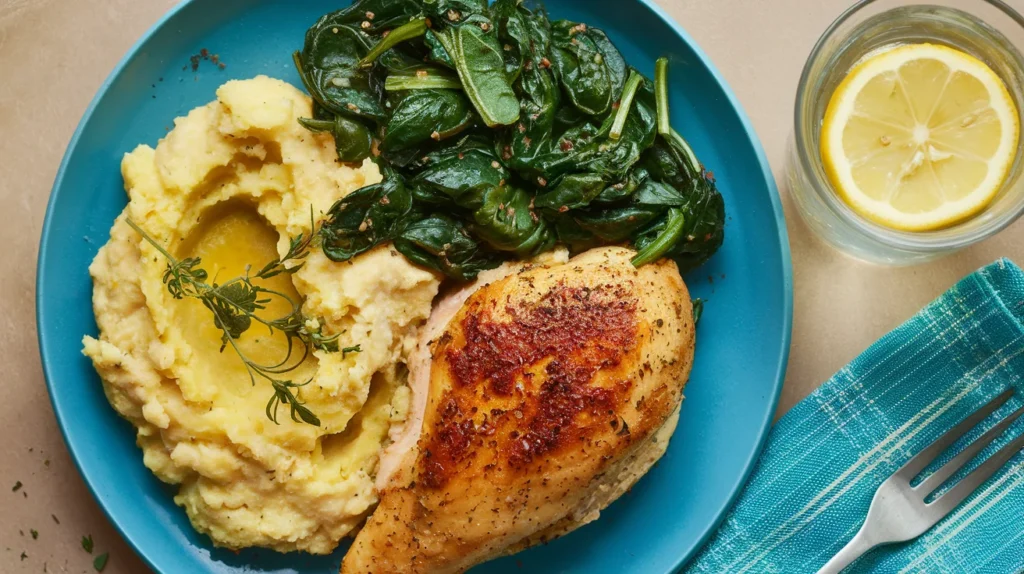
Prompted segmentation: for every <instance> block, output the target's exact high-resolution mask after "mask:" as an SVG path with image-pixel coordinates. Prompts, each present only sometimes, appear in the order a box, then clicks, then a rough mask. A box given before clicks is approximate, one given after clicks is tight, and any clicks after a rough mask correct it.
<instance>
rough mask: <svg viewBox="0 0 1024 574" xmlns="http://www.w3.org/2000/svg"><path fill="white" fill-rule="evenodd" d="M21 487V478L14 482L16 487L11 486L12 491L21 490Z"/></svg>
mask: <svg viewBox="0 0 1024 574" xmlns="http://www.w3.org/2000/svg"><path fill="white" fill-rule="evenodd" d="M21 487H22V484H21V481H20V480H19V481H17V482H15V483H14V487H13V488H11V492H18V491H19V490H21Z"/></svg>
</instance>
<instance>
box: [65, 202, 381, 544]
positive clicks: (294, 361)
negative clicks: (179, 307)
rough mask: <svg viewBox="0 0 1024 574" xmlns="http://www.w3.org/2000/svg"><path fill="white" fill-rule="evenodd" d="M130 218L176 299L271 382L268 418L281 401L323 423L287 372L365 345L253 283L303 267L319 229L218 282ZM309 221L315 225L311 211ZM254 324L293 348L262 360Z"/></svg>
mask: <svg viewBox="0 0 1024 574" xmlns="http://www.w3.org/2000/svg"><path fill="white" fill-rule="evenodd" d="M126 222H127V223H128V225H129V226H130V227H131V228H132V229H134V230H135V231H136V232H137V233H138V234H139V235H140V236H142V238H143V239H144V240H146V242H147V243H149V244H150V245H152V246H153V247H154V248H155V249H156V250H157V251H159V252H160V254H161V255H163V257H164V258H165V259H166V260H167V270H166V271H164V274H163V277H162V279H163V283H164V285H166V286H167V291H168V293H170V294H171V296H172V297H173V298H175V299H185V298H192V299H198V300H199V301H200V302H202V304H203V306H205V307H206V308H207V309H209V310H210V313H211V314H212V315H213V322H214V325H216V326H217V329H219V330H220V332H221V347H220V350H221V352H223V351H224V350H225V349H226V348H228V347H229V346H230V347H231V349H232V350H233V351H234V352H235V354H237V355H238V358H239V359H241V361H242V363H243V364H244V365H245V368H246V371H247V372H248V375H249V380H250V382H251V383H252V385H253V386H255V385H256V379H257V378H261V379H265V380H266V381H267V382H269V383H270V386H271V388H272V389H273V390H274V394H273V395H272V396H271V397H270V400H269V401H268V402H267V408H266V413H267V418H268V419H270V420H271V421H273V422H274V423H275V424H280V423H279V422H278V418H277V410H278V407H280V406H281V405H285V406H287V407H288V408H289V410H290V413H289V414H290V416H291V419H292V420H293V421H295V422H303V423H306V424H310V425H314V426H320V419H319V418H318V417H317V416H316V415H315V414H314V413H313V412H312V411H311V410H310V409H309V408H308V407H306V406H305V405H304V403H303V402H302V401H301V400H300V399H299V397H298V396H297V395H296V392H297V389H300V388H301V387H303V386H305V385H307V384H309V382H310V381H311V380H312V379H310V380H307V381H305V382H302V383H296V382H293V381H292V380H291V379H285V378H284V377H283V376H282V375H284V374H286V373H289V372H291V371H294V370H295V369H297V368H298V367H299V365H301V364H302V363H303V362H304V361H305V360H306V358H307V357H308V356H309V354H310V353H311V352H312V350H314V349H316V350H320V351H324V352H327V353H336V352H339V351H340V352H341V353H342V357H344V354H345V353H356V352H359V351H360V350H361V349H360V347H359V345H355V346H353V347H346V348H344V349H339V345H338V335H337V334H335V335H327V334H324V333H323V328H322V326H321V325H320V323H319V322H318V321H317V320H315V319H310V318H307V317H305V316H304V315H303V314H302V304H301V302H299V301H295V300H294V299H293V298H292V297H290V296H289V295H287V294H286V293H282V292H280V291H276V290H274V289H268V288H266V287H263V286H261V285H258V284H255V283H253V280H254V279H260V280H266V279H270V278H272V277H276V276H277V275H280V274H282V273H294V272H295V271H296V270H298V269H299V268H300V267H301V266H302V260H303V259H305V258H306V256H308V255H309V250H310V246H311V245H312V242H313V238H314V237H316V236H317V233H316V228H315V227H312V228H311V232H310V233H309V234H308V235H306V234H303V235H299V236H298V237H294V238H292V240H291V243H290V244H289V248H288V251H287V252H286V253H285V255H284V256H282V257H280V258H278V259H275V260H273V261H271V262H269V263H267V264H266V265H264V266H263V268H262V269H260V270H259V272H257V273H256V274H255V275H251V274H250V267H246V272H245V275H243V276H241V277H235V278H234V279H230V280H228V281H227V282H225V283H222V284H218V283H217V282H216V281H215V280H213V281H209V274H208V273H207V272H206V270H204V269H203V268H202V267H200V265H202V260H201V259H200V258H199V257H187V258H184V259H180V260H179V259H178V258H176V257H174V256H173V255H171V254H170V252H168V251H167V250H166V249H164V248H163V247H162V246H161V245H160V244H159V243H157V242H156V240H155V239H153V237H152V236H150V235H149V234H148V233H146V231H145V230H144V229H142V228H141V227H139V225H138V224H136V223H135V222H134V221H132V220H131V219H126ZM310 224H311V226H312V224H313V212H312V209H311V210H310ZM208 281H209V282H208ZM275 299H277V300H281V301H284V302H286V303H288V306H289V308H290V311H289V312H288V313H287V314H285V315H283V316H280V317H276V318H271V319H268V318H265V317H262V316H261V315H260V314H259V313H258V312H259V311H264V310H266V308H267V306H268V305H269V304H270V303H271V302H272V301H274V300H275ZM254 323H259V324H261V325H263V326H265V327H267V329H268V330H269V331H270V333H271V334H272V335H273V334H275V333H281V334H283V335H284V336H285V337H286V339H287V343H288V347H287V351H286V353H285V356H284V358H283V359H281V361H279V362H277V363H260V362H257V361H255V360H254V359H252V358H251V357H249V356H248V355H247V354H246V353H245V352H244V351H242V349H241V348H240V347H239V346H238V339H239V337H241V336H242V334H244V333H245V332H246V331H248V330H249V329H250V328H252V326H253V324H254ZM88 542H89V546H88V548H87V550H88V551H90V552H91V547H92V541H91V539H90V540H89V541H88ZM82 547H83V548H86V539H85V538H83V539H82Z"/></svg>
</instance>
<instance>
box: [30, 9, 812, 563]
mask: <svg viewBox="0 0 1024 574" xmlns="http://www.w3.org/2000/svg"><path fill="white" fill-rule="evenodd" d="M346 3H347V1H346V0H331V1H327V0H309V1H306V2H292V1H290V0H260V1H255V0H193V1H191V2H186V3H184V4H182V5H180V6H178V7H177V8H175V9H174V10H172V11H171V12H170V13H169V14H168V15H167V16H166V17H165V18H164V19H163V20H162V21H161V22H159V23H158V24H157V25H156V26H155V27H154V28H153V29H152V30H150V31H149V32H148V33H147V34H146V35H145V36H144V37H143V39H142V40H141V41H140V42H139V43H138V44H136V46H135V47H134V48H132V50H131V51H130V52H129V53H128V55H127V56H126V57H125V59H124V60H123V61H122V62H121V64H120V65H118V67H117V69H115V70H114V72H113V74H111V76H110V78H109V79H108V80H107V82H106V83H105V84H104V85H103V87H102V88H101V89H100V91H99V93H98V94H97V95H96V98H95V99H94V100H93V102H92V105H91V106H90V107H89V109H88V111H87V112H86V113H85V117H84V118H82V122H81V124H80V125H79V126H78V131H77V132H76V133H75V135H74V137H73V138H72V140H71V143H70V145H69V146H68V149H67V153H66V154H65V156H64V162H63V164H62V165H61V167H60V171H59V172H58V174H57V180H56V182H55V183H54V187H53V193H52V195H51V197H50V205H49V208H48V210H47V213H46V223H45V225H44V227H43V236H42V244H41V246H40V251H39V269H38V287H37V298H38V299H37V310H38V311H37V312H38V317H37V319H38V323H39V343H40V348H41V353H42V359H43V366H44V368H45V372H46V379H47V383H48V385H49V389H50V397H51V399H52V401H53V407H54V410H55V411H56V414H57V420H58V421H59V423H60V425H61V428H62V430H63V432H64V438H65V440H66V441H67V444H68V448H69V450H70V451H71V454H72V456H73V457H74V459H75V461H76V462H77V464H78V468H79V470H80V471H81V473H82V476H83V477H84V478H85V480H86V482H87V483H88V484H89V486H90V487H91V488H92V491H93V494H94V495H95V496H96V499H97V500H98V501H99V503H100V505H101V506H102V507H103V509H104V510H105V511H106V512H107V514H108V516H109V517H110V519H111V521H113V522H114V524H116V525H117V527H118V528H119V529H120V531H121V533H122V534H123V535H124V537H125V538H126V539H127V540H128V542H129V543H131V545H132V546H134V547H135V549H136V551H138V553H139V554H140V555H141V556H142V557H143V558H144V559H145V560H146V561H147V562H148V563H149V564H150V565H151V566H152V567H153V568H154V569H155V570H157V571H159V572H163V573H178V572H281V573H284V572H303V573H305V572H318V573H328V572H337V566H338V563H339V562H340V561H341V557H342V555H343V553H344V548H341V549H339V550H338V551H337V552H335V553H334V554H333V555H332V556H326V557H314V556H309V555H305V554H293V555H287V556H286V555H281V554H276V553H273V552H270V551H266V550H249V551H245V552H241V553H238V554H235V553H232V552H228V551H225V550H218V549H215V548H214V547H213V545H212V544H211V543H210V541H209V539H207V538H206V537H204V536H200V535H199V534H196V532H195V531H193V530H192V528H191V526H190V525H189V522H188V519H187V518H186V516H185V512H184V511H183V510H182V509H180V508H178V507H176V506H175V505H174V503H173V501H172V500H171V498H172V495H173V492H174V489H172V488H170V487H168V486H166V485H163V484H162V483H160V482H159V481H158V480H157V479H156V478H155V477H154V476H153V475H152V474H151V473H150V472H149V471H148V470H147V469H146V468H145V467H144V466H143V465H142V456H141V453H140V452H139V450H138V448H136V446H135V439H134V433H133V429H132V428H131V426H130V425H129V424H128V423H127V422H125V421H123V420H121V419H120V418H119V417H118V416H117V415H116V414H115V413H114V410H113V409H111V408H110V405H108V404H107V401H106V399H105V398H104V396H103V391H102V389H101V386H100V381H99V379H98V378H97V376H96V373H95V372H94V371H93V369H92V366H91V364H90V363H89V361H88V360H86V359H85V358H84V357H83V356H82V354H81V342H80V338H81V335H83V334H86V333H93V334H94V333H96V324H95V322H94V320H93V314H92V303H91V294H92V284H91V281H90V279H89V274H88V266H89V263H90V262H91V261H92V259H93V257H94V256H95V255H96V251H97V249H99V247H100V246H101V245H103V244H104V243H105V242H106V241H107V238H108V230H109V229H110V226H111V224H112V223H113V221H114V217H115V216H116V215H117V214H118V213H119V212H120V211H121V210H122V209H123V208H124V205H125V201H126V199H125V193H124V190H123V187H122V185H123V184H122V180H121V175H120V169H119V166H120V161H121V157H122V156H123V154H124V153H125V152H128V151H130V150H131V149H132V148H134V147H135V146H136V145H137V144H139V143H141V142H146V143H149V144H151V145H153V144H155V143H156V142H157V140H158V139H159V138H161V137H163V136H164V134H165V133H166V129H167V128H168V127H169V126H171V125H172V120H173V119H174V118H175V117H177V116H181V115H184V114H185V113H186V112H188V110H190V109H191V108H193V107H195V106H199V105H202V104H205V103H207V102H209V101H211V100H213V99H214V90H215V89H216V88H217V86H219V85H220V84H222V83H223V82H225V81H226V80H229V79H232V78H249V77H252V76H255V75H257V74H266V75H269V76H273V77H277V78H282V79H284V80H287V81H289V82H292V83H293V84H296V85H299V83H298V77H297V76H296V74H295V70H294V69H293V67H292V62H291V53H292V51H293V50H295V49H296V48H299V47H301V44H302V39H303V33H304V32H305V30H306V28H307V27H308V26H309V25H310V24H312V23H313V22H314V21H315V20H316V18H317V17H318V16H320V15H321V14H323V13H325V12H329V11H331V10H335V9H337V8H338V7H339V6H340V5H342V4H346ZM547 6H548V8H549V11H550V13H551V14H552V15H553V17H555V18H568V19H573V20H578V21H583V22H586V23H588V24H592V25H594V26H598V27H600V28H603V29H604V30H605V31H606V32H607V33H608V35H609V36H610V37H611V38H612V40H613V41H614V42H615V44H616V45H617V46H618V47H619V49H620V50H621V51H622V53H623V55H624V56H625V57H626V59H627V60H628V61H629V62H630V63H632V64H633V65H635V66H638V67H639V68H640V70H641V71H643V72H645V73H646V74H648V75H651V74H652V72H653V67H654V60H655V59H656V58H657V57H659V56H662V55H668V56H670V57H671V58H672V60H673V65H672V67H671V70H670V78H671V88H670V89H671V94H672V95H671V110H672V116H673V118H672V119H673V125H674V126H675V127H676V128H677V129H679V131H681V132H682V133H683V135H684V136H685V137H686V138H687V139H688V140H689V141H690V142H691V144H692V145H693V147H694V148H695V149H696V151H697V154H698V156H699V157H700V158H701V160H702V161H703V162H704V163H705V165H706V166H707V167H708V168H709V169H712V170H713V171H714V174H715V176H716V177H717V178H718V184H719V186H720V188H721V190H722V193H723V194H724V196H725V200H726V206H727V207H726V208H727V211H728V214H729V218H728V222H727V224H726V240H725V245H724V246H723V247H722V249H721V251H719V253H718V254H717V255H716V256H715V257H714V258H713V259H712V261H711V262H710V263H709V264H707V265H705V266H704V267H703V268H701V269H698V270H697V271H694V272H693V273H691V274H690V275H689V276H688V277H687V278H686V279H687V283H688V284H689V285H690V289H691V292H692V293H693V296H694V297H702V298H704V299H706V300H707V306H706V311H705V313H704V318H703V319H702V321H701V324H700V326H699V329H698V343H697V357H696V363H695V368H694V370H693V375H692V377H691V379H690V384H689V386H688V387H687V398H686V401H685V402H684V403H683V409H682V418H681V421H680V424H679V428H678V430H676V433H675V437H674V438H673V440H672V444H671V446H670V448H669V450H668V453H667V454H666V455H665V457H664V458H663V459H662V460H661V462H659V463H658V465H657V466H656V467H655V468H654V469H653V470H651V472H650V473H649V475H648V476H647V477H645V478H644V479H643V480H641V481H640V483H639V484H638V485H637V486H636V487H635V488H634V489H633V490H632V492H630V493H629V494H627V495H626V496H624V497H623V498H622V499H621V500H619V501H618V502H616V503H615V504H613V505H612V506H611V507H610V508H608V510H607V511H606V512H604V513H602V516H601V519H600V520H598V521H597V522H595V523H593V524H591V525H588V526H586V527H584V528H582V529H580V530H578V531H576V532H575V533H573V534H571V535H569V536H567V537H565V538H562V539H560V540H557V541H555V542H552V543H551V544H549V545H546V546H542V547H539V548H535V549H532V550H529V551H527V552H524V553H521V554H518V555H516V556H514V557H511V558H505V559H502V560H498V561H495V562H491V563H488V564H487V565H486V566H483V567H480V568H478V569H477V571H487V572H517V573H518V572H523V571H526V572H587V573H592V574H599V573H603V572H608V573H624V572H642V573H645V574H648V573H662V572H670V571H672V570H674V569H676V568H678V567H679V566H680V565H681V564H682V563H683V562H684V561H686V560H687V559H688V558H689V557H690V556H692V555H693V554H694V552H695V551H696V550H697V549H698V548H699V547H700V545H701V543H702V542H703V541H704V540H705V539H706V538H707V537H708V536H709V535H710V534H711V532H712V531H713V529H714V528H715V526H716V525H717V523H718V522H719V520H720V519H721V518H722V516H723V514H724V513H725V511H726V509H727V508H728V506H729V505H730V503H731V502H732V500H733V499H734V498H735V496H736V495H737V494H738V493H739V490H740V488H741V486H742V485H743V483H744V481H745V479H746V477H747V475H748V473H749V472H750V470H751V467H752V466H753V464H754V461H755V459H756V458H757V455H758V453H759V452H760V449H761V444H762V442H763V439H764V437H765V435H766V434H767V431H768V428H769V426H770V424H771V421H772V414H773V411H774V409H775V403H776V400H777V399H778V396H779V391H780V389H781V387H782V379H783V375H784V373H785V368H786V359H787V355H788V350H789V337H790V326H791V320H792V297H793V295H792V278H791V275H792V272H791V268H790V261H789V247H788V243H787V239H786V230H785V222H784V220H783V217H782V208H781V206H780V204H779V198H778V193H777V191H776V189H775V185H774V183H773V180H772V174H771V171H770V170H769V167H768V163H767V161H766V160H765V157H764V153H763V151H762V149H761V146H760V144H759V143H758V140H757V137H756V135H755V134H754V130H753V129H752V128H751V126H750V123H749V121H748V120H747V118H746V116H745V115H744V113H743V111H742V110H741V109H740V106H739V104H738V103H737V102H736V99H735V97H734V96H733V94H732V92H731V91H730V90H729V88H728V87H726V85H725V82H724V81H723V80H722V78H721V77H720V76H719V75H718V73H717V72H716V71H715V69H714V68H713V67H712V65H711V63H710V62H709V61H708V58H707V57H706V56H705V55H704V53H703V52H701V51H700V49H699V48H697V46H696V45H695V44H694V42H693V40H692V39H691V38H690V37H689V36H688V35H687V34H686V32H684V31H683V29H682V28H681V27H679V26H678V25H677V24H676V23H674V22H673V21H672V20H671V19H669V18H668V16H666V15H665V13H664V12H662V11H661V10H660V9H659V8H657V7H656V6H655V5H654V4H653V2H652V1H651V0H591V1H588V2H580V1H573V0H547ZM202 48H207V49H208V50H209V51H210V53H216V54H218V55H219V57H220V60H221V61H222V62H224V63H226V66H227V67H226V68H224V69H220V68H218V67H217V66H215V65H213V64H211V63H210V62H209V61H201V62H200V65H199V70H198V71H197V72H193V71H192V69H191V66H190V65H189V58H190V56H192V55H193V54H196V53H197V52H199V51H200V50H201V49H202ZM345 546H347V544H346V545H345Z"/></svg>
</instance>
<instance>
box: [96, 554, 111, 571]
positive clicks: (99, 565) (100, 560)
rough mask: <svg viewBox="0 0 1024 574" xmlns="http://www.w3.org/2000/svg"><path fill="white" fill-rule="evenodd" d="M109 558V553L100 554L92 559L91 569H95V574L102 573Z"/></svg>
mask: <svg viewBox="0 0 1024 574" xmlns="http://www.w3.org/2000/svg"><path fill="white" fill-rule="evenodd" d="M109 558H110V553H109V552H104V553H103V554H100V555H99V556H97V557H96V558H94V559H93V561H92V567H93V568H95V569H96V571H97V572H103V569H104V568H106V567H107V560H108V559H109Z"/></svg>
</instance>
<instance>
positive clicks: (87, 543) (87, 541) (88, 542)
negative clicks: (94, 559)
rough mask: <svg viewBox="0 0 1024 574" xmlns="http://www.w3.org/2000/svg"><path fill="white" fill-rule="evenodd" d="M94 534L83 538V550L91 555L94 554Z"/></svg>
mask: <svg viewBox="0 0 1024 574" xmlns="http://www.w3.org/2000/svg"><path fill="white" fill-rule="evenodd" d="M92 548H93V545H92V534H90V535H88V536H83V537H82V550H85V551H86V552H88V553H89V554H92Z"/></svg>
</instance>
